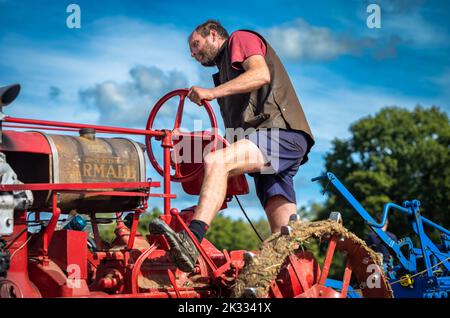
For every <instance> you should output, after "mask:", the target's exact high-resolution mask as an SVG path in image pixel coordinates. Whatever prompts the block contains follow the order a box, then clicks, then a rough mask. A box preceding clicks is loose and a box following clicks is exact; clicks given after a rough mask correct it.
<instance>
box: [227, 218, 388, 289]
mask: <svg viewBox="0 0 450 318" xmlns="http://www.w3.org/2000/svg"><path fill="white" fill-rule="evenodd" d="M283 232H284V233H283ZM282 233H283V234H280V233H276V234H273V235H272V236H270V237H269V238H268V239H266V240H265V241H264V243H263V245H262V247H261V249H260V252H259V253H258V255H256V256H254V257H251V258H248V259H247V261H246V265H245V267H244V269H243V271H242V272H241V274H240V275H239V277H238V280H237V283H236V285H235V287H234V290H233V296H235V297H257V298H267V297H268V298H294V297H295V298H322V297H323V298H345V297H347V296H350V295H349V293H350V288H349V287H350V286H351V290H352V295H357V296H358V297H359V296H360V297H375V298H386V297H387V298H390V297H392V290H391V288H390V285H389V283H388V280H387V278H386V277H385V275H384V273H383V271H382V269H381V268H382V267H381V258H380V256H379V255H378V254H376V253H375V252H374V251H373V250H371V249H370V248H369V247H368V246H367V245H366V243H365V242H364V241H362V240H361V239H359V238H358V237H357V236H356V235H355V234H353V233H351V232H350V231H348V230H347V229H345V228H344V227H343V226H342V225H341V224H339V223H337V222H335V221H331V220H327V221H319V222H305V223H302V222H300V221H291V222H289V225H288V226H287V227H285V228H284V231H282ZM317 247H319V248H317ZM323 247H326V253H325V255H322V257H320V256H318V255H314V253H313V252H316V254H317V252H318V251H320V250H322V249H323ZM333 258H334V260H333ZM318 259H323V260H322V261H321V262H320V263H321V264H322V265H321V266H320V265H319V262H318ZM336 261H337V262H336ZM336 263H337V264H340V265H341V266H335V265H336ZM332 265H334V266H335V267H340V268H341V270H343V272H344V273H343V278H342V282H341V281H340V280H339V281H338V280H331V279H329V274H330V270H331V271H332V272H333V269H335V268H333V266H332ZM344 266H345V269H344Z"/></svg>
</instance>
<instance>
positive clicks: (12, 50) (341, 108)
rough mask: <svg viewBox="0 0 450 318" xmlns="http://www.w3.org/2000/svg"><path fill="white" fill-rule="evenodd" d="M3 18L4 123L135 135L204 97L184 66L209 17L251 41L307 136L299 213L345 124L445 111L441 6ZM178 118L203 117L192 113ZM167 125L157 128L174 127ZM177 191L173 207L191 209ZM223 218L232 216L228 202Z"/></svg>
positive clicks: (20, 12) (85, 4)
mask: <svg viewBox="0 0 450 318" xmlns="http://www.w3.org/2000/svg"><path fill="white" fill-rule="evenodd" d="M70 3H76V4H78V5H79V6H80V7H81V29H69V28H67V26H66V18H67V16H68V15H69V14H68V13H66V7H67V6H68V5H69V4H70ZM371 3H377V4H379V5H380V7H381V29H369V28H368V27H367V25H366V19H367V17H368V15H369V13H367V12H366V8H367V6H368V5H369V4H371ZM0 12H1V13H2V14H1V15H2V19H1V21H0V85H6V84H8V83H12V82H19V83H21V84H22V94H21V96H20V97H19V98H18V100H17V101H16V102H15V104H14V105H13V106H11V107H9V108H7V109H6V113H7V114H9V115H13V116H20V117H30V118H41V119H44V118H45V119H52V120H63V121H74V122H86V123H95V124H106V125H119V126H128V127H137V128H142V127H144V125H145V121H146V117H147V116H148V113H149V111H150V109H151V106H152V105H153V104H154V103H155V102H156V101H157V100H158V99H159V97H161V96H162V95H164V94H165V93H166V92H168V91H170V90H172V89H176V88H180V87H189V86H191V85H200V86H204V87H211V86H212V82H211V80H210V75H211V74H212V73H213V72H214V71H215V70H214V69H212V68H209V69H205V68H203V67H201V66H200V65H198V64H197V63H196V62H195V61H194V60H193V59H192V58H191V57H190V55H189V50H188V46H187V41H186V38H187V36H188V35H189V33H190V31H191V30H192V29H193V28H194V27H195V26H196V25H197V24H199V23H201V22H203V21H204V20H206V19H210V18H214V19H218V20H220V21H221V22H222V23H223V25H224V26H225V27H226V28H227V29H228V30H229V31H234V30H237V29H240V28H245V29H253V30H256V31H259V32H260V33H262V34H263V35H264V36H266V38H267V39H268V40H269V42H270V43H271V44H272V46H273V47H274V48H275V50H276V51H277V52H278V53H279V55H280V56H281V58H282V60H283V62H284V63H285V66H286V69H287V70H288V73H289V74H290V76H291V79H292V81H293V83H294V86H295V89H296V91H297V94H298V96H299V98H300V101H301V102H302V104H303V107H304V111H305V113H306V115H307V117H308V120H309V123H310V126H311V128H312V130H313V133H314V135H315V137H316V142H317V143H316V146H315V147H314V148H313V150H312V152H311V154H310V161H309V162H308V163H307V164H306V165H305V166H302V167H301V169H300V171H299V173H298V174H297V176H296V177H295V184H296V189H297V199H298V202H299V204H301V205H308V204H310V203H311V202H313V201H318V202H320V201H322V200H323V199H324V197H322V196H321V194H320V188H319V187H318V186H317V185H315V184H312V183H311V182H310V181H309V180H310V178H311V177H314V176H317V175H319V174H320V173H321V172H322V171H323V156H324V154H325V153H326V152H327V151H329V150H330V142H331V140H333V138H346V137H348V136H349V131H348V127H349V124H350V123H352V122H353V121H355V120H357V119H359V118H361V117H363V116H367V115H370V114H374V113H376V112H377V111H378V110H379V109H380V108H382V107H385V106H390V105H399V106H403V107H406V108H409V109H411V108H413V107H414V106H415V105H417V104H420V105H423V106H426V107H429V106H431V105H437V106H439V107H441V109H443V110H445V111H447V112H448V111H449V109H450V105H449V104H450V90H449V86H450V41H449V39H450V23H449V21H450V13H449V12H450V2H448V1H437V0H436V1H425V0H391V1H387V0H386V1H375V0H374V1H372V0H348V1H331V0H329V1H314V2H312V1H299V0H296V1H261V0H259V1H220V2H219V1H210V2H205V1H75V0H73V1H20V2H19V1H13V0H0ZM213 105H214V107H215V109H216V110H217V107H218V106H217V104H215V103H213ZM187 112H188V114H189V116H188V117H187V118H188V119H195V118H201V119H204V118H205V116H204V114H202V110H201V109H199V108H198V107H194V106H192V107H189V108H188V109H187ZM216 114H217V115H218V116H219V112H218V111H217V112H216ZM172 115H173V114H172V112H171V111H170V110H167V111H166V112H165V113H163V114H162V116H161V118H160V119H159V125H161V127H164V126H166V127H171V125H172ZM219 121H220V122H221V120H220V118H219ZM187 128H189V127H187ZM139 141H142V140H139ZM148 170H149V175H150V176H152V177H154V178H155V179H160V177H159V176H157V175H155V174H154V173H153V172H152V169H151V167H150V166H148ZM249 181H250V184H251V188H252V191H253V184H252V180H251V178H249ZM175 190H176V193H177V194H178V195H179V199H178V200H177V202H176V203H175V206H177V207H179V208H182V207H184V206H186V205H192V204H195V203H196V198H195V197H189V196H186V195H184V194H183V192H182V191H181V189H180V187H179V186H175ZM241 200H242V201H243V202H244V205H245V206H246V208H247V210H248V211H249V212H250V215H251V216H252V217H253V218H258V217H260V216H263V215H264V214H263V211H262V209H261V207H260V206H259V203H258V201H257V199H256V196H255V195H254V194H253V193H252V194H250V195H247V196H244V197H242V199H241ZM150 205H159V206H161V205H162V202H161V201H159V200H156V201H153V202H150ZM227 215H231V216H233V217H240V212H239V211H238V209H237V205H236V204H235V203H232V204H231V206H230V209H229V211H228V212H227Z"/></svg>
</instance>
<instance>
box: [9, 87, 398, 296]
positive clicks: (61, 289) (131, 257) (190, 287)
mask: <svg viewBox="0 0 450 318" xmlns="http://www.w3.org/2000/svg"><path fill="white" fill-rule="evenodd" d="M19 90H20V87H19V85H12V86H8V87H5V88H2V89H0V106H6V105H7V104H9V103H11V102H12V101H13V100H14V99H15V97H16V96H17V94H18V93H19ZM186 94H187V90H185V89H180V90H176V91H173V92H171V93H169V94H167V95H165V96H164V97H162V98H161V99H160V100H159V101H158V102H157V103H156V105H155V106H154V107H153V108H152V109H151V112H150V116H149V119H148V122H147V126H146V128H145V129H131V128H121V127H110V126H98V125H87V124H76V123H67V122H57V121H46V120H36V119H25V118H16V117H11V116H7V115H4V114H3V112H0V115H1V118H0V124H1V125H2V127H1V143H0V152H1V156H0V175H1V184H0V191H1V194H0V297H104V298H105V297H116V298H132V297H147V298H175V297H183V298H188V297H189V298H200V297H231V296H234V297H246V296H248V297H346V296H349V295H350V294H352V293H353V294H354V295H358V296H364V297H390V296H391V295H392V293H391V289H390V287H389V284H388V282H387V279H386V277H385V276H384V274H383V273H382V271H381V262H380V259H379V257H377V255H376V254H375V253H374V252H373V251H372V250H370V249H369V248H368V247H367V246H366V245H365V243H364V242H363V241H362V240H360V239H358V238H357V237H356V236H355V235H353V234H352V233H350V232H348V231H347V230H346V229H345V228H343V227H342V225H340V224H339V222H338V221H339V220H338V215H337V214H334V217H332V218H331V219H332V220H326V221H321V222H313V223H301V222H300V221H298V220H297V217H296V215H293V216H292V220H291V222H290V223H289V224H287V225H286V226H285V227H284V228H283V231H282V233H277V234H273V235H272V236H271V237H270V238H268V239H267V240H266V242H265V243H264V245H263V248H262V250H261V251H260V252H254V251H253V252H252V251H242V250H238V251H226V250H223V251H220V250H218V249H217V248H216V247H214V245H213V244H212V243H211V242H209V241H208V240H206V239H205V240H203V241H202V243H201V244H198V243H197V244H196V247H197V249H198V250H199V253H200V257H199V259H198V263H197V266H196V267H195V270H194V271H193V272H192V273H184V272H182V271H180V270H179V269H177V268H176V266H174V264H173V263H172V261H171V259H170V257H169V245H168V243H167V241H166V238H165V237H164V236H162V235H151V234H150V235H148V236H146V237H143V236H141V235H140V234H139V233H138V231H137V226H138V222H139V217H140V215H141V214H142V213H144V212H145V211H146V209H147V207H148V201H149V200H150V199H152V198H154V197H160V198H163V200H164V206H163V212H164V213H163V215H162V216H161V219H162V220H164V221H165V222H167V224H169V225H170V226H171V227H172V228H173V229H174V230H175V231H179V230H181V229H185V230H188V224H189V222H190V220H191V218H192V215H193V212H194V209H195V206H194V207H179V206H176V200H174V199H176V196H175V195H174V194H172V193H171V182H181V184H182V187H183V189H184V191H186V192H187V193H188V194H190V195H198V194H199V192H200V185H201V181H202V177H203V164H202V161H200V162H196V161H189V160H185V161H181V162H179V161H178V160H176V159H177V158H176V156H177V152H176V151H175V150H176V147H177V145H180V144H181V143H185V145H186V144H191V145H194V144H200V151H203V150H205V149H207V147H209V148H208V149H209V151H215V150H216V149H219V148H221V147H226V146H227V145H228V143H227V141H226V140H225V139H224V138H222V137H221V136H220V135H219V134H218V131H217V122H216V118H215V116H214V113H213V110H212V108H211V106H210V104H209V103H208V102H204V105H203V106H204V107H203V109H205V110H206V111H207V113H208V117H209V119H210V124H211V128H213V129H212V130H211V131H199V132H189V133H186V132H181V130H180V129H179V128H180V125H181V121H182V117H183V108H184V104H185V98H186ZM172 98H179V102H178V108H177V109H176V110H174V111H173V113H174V114H175V125H174V127H173V129H153V127H154V122H155V118H156V114H157V113H158V111H159V110H160V109H161V108H162V107H168V105H170V104H169V103H167V102H168V101H169V100H170V99H172ZM5 128H9V130H6V129H5ZM24 129H29V130H28V131H24ZM44 131H45V132H44ZM49 131H50V132H51V131H65V132H68V133H67V134H53V133H49ZM77 133H78V134H79V136H77V135H75V134H77ZM100 134H115V135H123V134H125V135H136V136H143V137H144V138H145V143H146V145H143V144H140V143H137V142H135V141H133V140H132V139H126V138H106V137H105V138H102V137H98V135H100ZM152 139H154V140H156V142H160V143H161V146H162V148H163V163H162V165H160V164H159V163H158V161H157V156H156V155H155V152H154V149H153V148H154V145H152ZM153 143H155V141H153ZM145 152H146V153H147V155H148V157H149V159H150V163H151V165H152V166H153V168H154V169H155V170H156V171H157V172H158V173H159V174H161V176H162V179H163V182H162V185H163V191H162V193H156V192H155V191H154V190H155V189H157V188H159V187H160V182H155V181H153V180H147V177H146V165H145ZM196 154H197V152H195V153H193V155H196ZM201 159H202V158H201ZM248 191H249V189H248V185H247V182H246V179H245V177H244V176H237V177H232V178H230V179H229V180H228V189H227V199H226V200H225V202H224V204H223V207H222V208H223V209H225V208H226V206H227V202H228V201H229V200H231V199H232V197H233V196H237V195H245V194H247V193H248ZM125 212H126V217H125ZM100 213H115V214H113V215H115V217H114V221H116V224H117V227H116V229H115V235H116V237H115V239H114V240H113V241H112V242H111V243H108V242H105V241H103V240H102V238H101V236H100V234H99V225H100V224H102V223H105V222H107V221H110V220H108V219H105V217H104V214H100ZM87 224H88V225H89V228H91V231H89V232H90V233H88V232H87V231H86V228H87V226H86V225H87ZM188 233H189V235H190V236H191V237H192V233H191V232H190V231H189V230H188ZM308 240H320V242H321V244H322V247H324V246H325V247H326V246H327V248H326V249H325V250H326V255H325V257H324V260H323V262H319V261H318V260H317V259H316V257H315V256H314V254H313V253H312V252H311V251H309V250H308V249H307V248H305V245H304V244H303V242H306V241H308ZM194 241H195V240H194ZM255 254H258V255H257V256H255ZM335 254H341V255H343V256H344V259H343V262H344V264H346V266H345V273H344V275H343V279H342V280H333V281H332V280H330V279H329V277H328V276H329V272H330V268H331V267H332V263H333V258H334V255H335ZM270 255H272V256H273V255H275V256H276V258H271V257H269V256H270ZM266 256H267V257H266ZM319 263H321V264H319ZM255 269H257V271H256V272H255ZM261 275H263V276H261ZM262 278H263V279H262Z"/></svg>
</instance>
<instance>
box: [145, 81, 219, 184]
mask: <svg viewBox="0 0 450 318" xmlns="http://www.w3.org/2000/svg"><path fill="white" fill-rule="evenodd" d="M188 92H189V90H188V89H177V90H174V91H172V92H170V93H168V94H166V95H164V96H163V97H162V98H161V99H160V100H159V101H158V102H157V103H156V104H155V106H154V107H153V108H152V110H151V112H150V115H149V117H148V121H147V126H146V130H152V129H153V124H154V122H155V118H156V115H157V114H158V112H159V110H160V109H161V107H162V106H163V105H165V104H166V102H167V101H168V100H169V99H171V98H172V97H175V96H179V97H180V101H179V103H178V109H177V112H176V117H175V124H174V126H173V129H172V138H173V137H174V136H183V137H186V136H188V137H198V136H199V135H198V134H195V133H193V132H191V133H185V132H183V133H182V132H180V131H179V128H180V126H181V121H182V118H183V109H184V101H185V99H186V96H187V94H188ZM202 105H203V106H204V108H205V109H206V112H207V113H208V117H209V121H210V125H211V128H212V129H213V133H212V134H211V135H208V134H203V133H202V134H201V138H202V139H203V140H205V139H207V140H211V142H212V145H211V151H215V150H216V148H217V139H218V138H217V134H218V133H217V131H218V130H217V120H216V116H215V115H214V111H213V109H212V107H211V105H210V104H209V103H208V102H207V101H206V100H203V101H202ZM167 130H169V129H167ZM151 138H152V136H148V135H147V136H146V137H145V144H146V148H147V154H148V157H149V159H150V163H151V164H152V166H153V168H155V170H156V171H157V172H158V173H159V174H160V175H161V176H163V175H164V171H163V169H162V168H161V166H160V165H159V163H158V162H157V160H156V157H155V155H154V151H153V147H152V143H151ZM172 166H174V168H175V173H174V174H170V179H171V180H172V181H175V182H187V181H191V180H193V179H194V178H195V177H197V175H198V174H199V173H200V171H201V170H202V168H203V165H198V166H197V167H195V168H194V169H193V170H192V171H190V172H189V173H187V174H185V175H183V174H182V173H181V171H180V167H179V166H180V164H179V163H174V162H172Z"/></svg>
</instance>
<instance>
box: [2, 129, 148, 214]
mask: <svg viewBox="0 0 450 318" xmlns="http://www.w3.org/2000/svg"><path fill="white" fill-rule="evenodd" d="M79 133H80V136H70V135H55V134H46V133H43V132H34V131H33V132H19V131H3V132H2V143H1V144H0V151H1V152H3V153H4V154H5V155H6V160H7V162H8V163H9V164H10V166H11V167H12V169H13V170H14V171H15V172H16V174H17V176H18V179H19V180H20V181H22V182H23V183H86V182H145V180H146V174H145V157H144V145H142V144H140V143H137V142H135V141H133V140H130V139H126V138H98V137H96V136H95V131H93V130H92V129H82V130H80V132H79ZM140 190H144V189H118V190H117V191H140ZM88 191H89V192H98V191H113V190H112V189H96V190H88ZM89 192H87V193H75V192H74V193H65V192H64V193H61V194H60V203H59V207H60V208H61V211H62V212H63V213H68V212H70V211H72V210H75V211H77V212H78V213H91V212H117V211H127V210H132V209H134V208H136V207H138V205H139V201H140V199H139V197H127V196H104V195H97V194H95V193H89ZM33 195H34V198H35V200H34V204H33V206H32V208H31V209H30V210H35V211H45V210H48V208H49V207H50V206H51V191H33Z"/></svg>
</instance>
